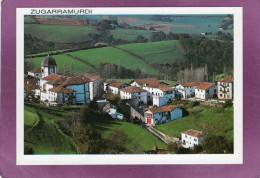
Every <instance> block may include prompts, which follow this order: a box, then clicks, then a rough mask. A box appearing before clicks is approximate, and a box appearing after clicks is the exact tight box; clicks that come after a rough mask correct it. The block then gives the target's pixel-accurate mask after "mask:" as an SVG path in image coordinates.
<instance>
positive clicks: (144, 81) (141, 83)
mask: <svg viewBox="0 0 260 178" xmlns="http://www.w3.org/2000/svg"><path fill="white" fill-rule="evenodd" d="M159 83H160V82H159V81H158V80H157V79H156V78H140V79H134V80H133V81H131V82H130V85H131V86H135V87H139V88H143V87H144V86H147V85H151V84H159Z"/></svg>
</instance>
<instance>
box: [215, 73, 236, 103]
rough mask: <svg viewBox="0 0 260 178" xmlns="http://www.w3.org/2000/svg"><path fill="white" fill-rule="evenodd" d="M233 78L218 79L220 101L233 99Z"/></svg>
mask: <svg viewBox="0 0 260 178" xmlns="http://www.w3.org/2000/svg"><path fill="white" fill-rule="evenodd" d="M233 81H234V78H233V76H231V75H230V76H226V77H224V78H221V79H218V80H217V82H218V98H219V99H233V88H234V87H233V85H234V83H233Z"/></svg>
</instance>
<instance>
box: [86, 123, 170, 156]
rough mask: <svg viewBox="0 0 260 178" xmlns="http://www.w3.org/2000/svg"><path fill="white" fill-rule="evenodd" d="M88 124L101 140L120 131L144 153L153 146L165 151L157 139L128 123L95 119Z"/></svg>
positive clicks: (164, 146) (164, 145) (139, 127)
mask: <svg viewBox="0 0 260 178" xmlns="http://www.w3.org/2000/svg"><path fill="white" fill-rule="evenodd" d="M88 121H89V123H90V124H92V125H93V126H94V128H95V129H97V130H99V131H100V133H101V135H102V137H103V138H107V137H108V135H109V134H110V133H111V132H112V131H114V130H116V129H122V130H123V131H124V132H125V133H126V134H127V135H128V137H129V138H130V139H131V140H132V142H137V143H139V145H140V146H141V147H142V149H143V150H144V151H147V150H152V149H153V146H154V145H157V146H158V148H164V149H166V147H167V146H166V144H164V143H163V142H162V141H160V140H159V139H158V138H156V137H155V136H153V135H152V134H151V133H150V132H148V131H147V130H146V129H144V128H142V127H141V126H138V125H134V124H132V123H130V122H124V121H116V120H112V119H103V118H95V119H92V120H91V119H90V120H88ZM131 146H132V143H129V144H128V145H127V147H129V148H130V147H131Z"/></svg>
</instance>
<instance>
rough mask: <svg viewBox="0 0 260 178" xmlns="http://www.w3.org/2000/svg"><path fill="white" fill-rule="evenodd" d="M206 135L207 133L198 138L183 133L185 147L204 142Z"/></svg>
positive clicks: (182, 138) (182, 139)
mask: <svg viewBox="0 0 260 178" xmlns="http://www.w3.org/2000/svg"><path fill="white" fill-rule="evenodd" d="M204 137H205V135H202V136H201V137H199V138H197V137H194V136H191V135H187V134H184V133H181V141H182V146H183V147H184V148H193V147H194V146H195V145H200V144H202V141H203V139H204Z"/></svg>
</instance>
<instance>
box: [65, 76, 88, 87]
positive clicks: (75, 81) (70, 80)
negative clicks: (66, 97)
mask: <svg viewBox="0 0 260 178" xmlns="http://www.w3.org/2000/svg"><path fill="white" fill-rule="evenodd" d="M84 83H86V81H85V80H84V79H83V78H81V77H67V78H66V80H65V81H64V82H63V83H62V84H61V86H67V85H80V84H84Z"/></svg>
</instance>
